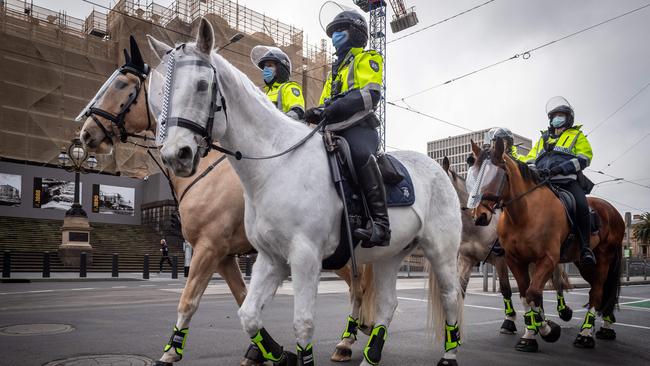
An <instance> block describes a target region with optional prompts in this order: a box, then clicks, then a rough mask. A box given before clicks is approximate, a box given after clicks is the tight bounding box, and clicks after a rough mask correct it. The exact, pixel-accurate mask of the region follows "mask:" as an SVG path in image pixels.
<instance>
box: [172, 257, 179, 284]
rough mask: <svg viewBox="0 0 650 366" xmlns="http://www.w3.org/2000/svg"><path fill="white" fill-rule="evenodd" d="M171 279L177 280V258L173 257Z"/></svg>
mask: <svg viewBox="0 0 650 366" xmlns="http://www.w3.org/2000/svg"><path fill="white" fill-rule="evenodd" d="M172 278H173V279H177V278H178V256H177V255H175V256H173V257H172Z"/></svg>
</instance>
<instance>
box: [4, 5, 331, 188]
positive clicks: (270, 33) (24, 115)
mask: <svg viewBox="0 0 650 366" xmlns="http://www.w3.org/2000/svg"><path fill="white" fill-rule="evenodd" d="M100 10H101V9H100ZM201 17H205V18H206V19H207V20H208V21H209V22H210V23H211V24H212V26H213V28H214V30H215V35H216V36H217V37H218V39H223V40H227V39H228V38H229V37H231V36H232V35H233V34H235V33H244V34H245V37H244V39H242V40H241V41H240V42H238V43H236V44H233V45H232V46H230V47H228V48H227V49H226V50H224V51H223V52H222V55H223V56H224V57H225V58H226V59H228V60H229V61H230V62H231V63H232V64H233V65H235V66H236V67H237V68H239V69H240V70H242V71H243V72H244V73H246V74H247V75H248V76H249V77H250V78H251V80H253V81H255V82H257V83H258V84H260V85H261V84H262V80H261V75H260V71H259V69H257V67H256V66H255V65H252V64H251V62H250V59H249V57H248V55H249V53H250V50H251V49H252V48H253V47H254V46H256V45H259V44H263V45H275V46H278V47H280V48H282V49H283V50H284V51H285V52H286V53H287V54H288V55H289V57H290V58H291V61H292V64H293V65H294V69H293V73H292V78H293V80H296V81H298V82H301V83H302V84H303V90H304V94H305V99H306V104H307V106H308V107H310V106H315V105H317V103H318V98H319V96H320V92H321V90H322V85H323V80H324V79H325V78H326V73H327V69H328V68H327V67H320V66H324V65H327V64H329V63H330V61H331V60H330V55H331V52H330V49H329V48H328V44H327V43H326V42H325V41H321V42H320V43H319V44H309V43H308V42H307V37H306V36H305V35H304V32H303V31H302V30H301V29H299V28H296V27H294V26H291V25H288V24H285V23H282V22H280V21H278V20H276V19H272V18H270V17H267V16H265V15H264V14H262V13H260V12H257V11H254V10H251V9H249V8H247V7H245V6H241V5H238V4H237V3H236V2H233V1H228V0H178V1H176V2H174V3H172V4H171V5H170V6H166V7H165V6H162V5H159V4H157V3H155V2H153V1H137V0H120V1H118V2H117V3H115V5H114V6H113V7H112V8H110V9H107V12H106V13H103V12H101V11H98V10H94V11H92V12H91V13H90V14H89V15H88V17H86V18H85V19H78V18H74V17H70V16H68V15H67V14H66V13H65V12H63V11H52V10H49V9H46V8H43V7H39V6H35V5H33V4H31V2H30V1H23V0H0V99H2V100H3V103H2V105H0V158H5V159H11V160H14V161H15V160H19V161H20V160H23V161H30V162H38V163H49V164H56V157H57V155H58V152H59V150H60V148H61V146H63V145H66V144H69V141H70V139H71V138H72V137H73V135H74V134H75V132H76V130H77V129H78V128H80V127H81V125H80V124H79V123H76V122H74V121H73V118H74V117H75V116H76V115H77V114H78V113H79V111H80V110H81V109H82V108H83V107H84V105H85V104H86V103H87V102H88V100H89V99H90V98H91V97H92V96H93V95H94V94H95V92H96V90H97V89H98V88H99V87H100V86H101V84H102V83H103V82H104V80H105V79H106V77H108V76H109V75H110V74H111V73H112V72H113V71H114V70H115V69H116V68H117V67H118V66H119V65H121V64H122V63H123V62H124V60H123V59H122V54H121V50H122V49H123V48H128V44H129V36H130V35H133V36H134V37H135V38H136V40H137V41H138V42H139V43H140V45H141V49H142V51H143V57H144V58H145V60H155V59H156V58H155V57H154V56H153V54H152V53H151V51H150V50H149V47H146V44H147V41H146V38H145V34H151V35H153V36H155V37H156V38H158V39H160V40H162V41H164V42H166V43H168V44H178V43H182V42H188V41H193V40H194V35H195V34H196V32H197V29H198V24H199V19H200V18H201ZM151 62H153V61H151ZM97 158H98V160H99V166H100V168H101V170H103V171H106V172H111V173H118V172H119V173H120V174H123V175H129V176H134V177H144V176H147V175H149V174H152V173H155V172H157V171H158V169H157V167H156V166H155V164H154V163H153V162H151V161H150V159H149V158H148V157H147V155H146V153H145V152H144V151H143V149H140V148H136V147H134V146H132V145H129V144H116V145H115V153H114V154H113V155H110V156H98V157H97Z"/></svg>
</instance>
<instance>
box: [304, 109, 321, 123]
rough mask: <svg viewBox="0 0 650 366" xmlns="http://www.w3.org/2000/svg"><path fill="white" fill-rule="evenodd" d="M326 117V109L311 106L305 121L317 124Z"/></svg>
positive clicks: (306, 113)
mask: <svg viewBox="0 0 650 366" xmlns="http://www.w3.org/2000/svg"><path fill="white" fill-rule="evenodd" d="M324 117H325V111H324V110H323V108H320V107H314V108H309V109H308V110H307V111H306V112H305V122H308V123H312V124H315V125H317V124H318V123H320V121H321V120H322V119H323V118H324Z"/></svg>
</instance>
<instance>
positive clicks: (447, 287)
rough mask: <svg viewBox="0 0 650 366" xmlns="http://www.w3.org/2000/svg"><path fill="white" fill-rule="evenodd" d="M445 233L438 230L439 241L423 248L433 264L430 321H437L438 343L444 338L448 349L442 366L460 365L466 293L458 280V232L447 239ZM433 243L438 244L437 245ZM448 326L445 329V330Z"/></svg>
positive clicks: (430, 272)
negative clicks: (454, 246) (464, 296)
mask: <svg viewBox="0 0 650 366" xmlns="http://www.w3.org/2000/svg"><path fill="white" fill-rule="evenodd" d="M444 234H445V233H444V232H437V233H435V236H433V237H434V238H436V239H435V241H433V240H432V241H431V243H432V244H431V245H427V243H425V242H424V241H423V243H422V250H423V251H424V255H425V256H426V257H427V259H428V260H429V263H431V268H430V270H429V309H428V310H429V316H428V318H429V321H430V322H431V321H432V322H433V323H434V324H433V326H434V333H435V334H436V342H442V338H444V350H445V353H444V354H443V356H442V358H441V359H440V360H439V361H438V364H437V365H438V366H442V365H449V366H456V365H458V362H457V361H456V358H457V354H458V346H460V328H462V311H463V296H462V292H461V290H460V284H459V281H458V280H457V278H458V277H457V276H458V274H457V273H455V272H456V271H457V268H458V267H457V258H458V256H457V255H456V252H455V251H454V250H451V249H450V248H453V243H454V242H455V241H456V240H458V239H459V238H455V237H454V236H455V233H453V232H451V231H450V232H447V233H446V234H447V237H446V239H447V240H444ZM433 243H436V244H435V245H434V244H433ZM443 329H444V332H441V330H443Z"/></svg>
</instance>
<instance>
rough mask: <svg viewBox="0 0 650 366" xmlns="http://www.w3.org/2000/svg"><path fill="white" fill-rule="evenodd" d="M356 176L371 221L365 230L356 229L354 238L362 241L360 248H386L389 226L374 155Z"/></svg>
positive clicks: (379, 173) (381, 183) (383, 189)
mask: <svg viewBox="0 0 650 366" xmlns="http://www.w3.org/2000/svg"><path fill="white" fill-rule="evenodd" d="M357 174H358V176H359V182H360V183H361V189H363V193H364V195H365V197H366V202H368V209H369V210H370V216H371V220H370V222H369V223H368V227H367V228H365V229H356V230H355V231H354V236H355V237H356V238H357V239H362V240H363V242H362V243H361V246H362V247H364V248H372V247H374V246H380V247H385V246H388V245H389V244H390V225H389V222H388V209H387V208H386V188H385V187H384V182H383V181H382V179H381V172H380V171H379V166H378V165H377V160H376V159H375V157H374V155H370V157H369V158H368V161H367V162H366V164H364V165H363V166H362V167H361V168H360V169H359V170H358V171H357Z"/></svg>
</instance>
